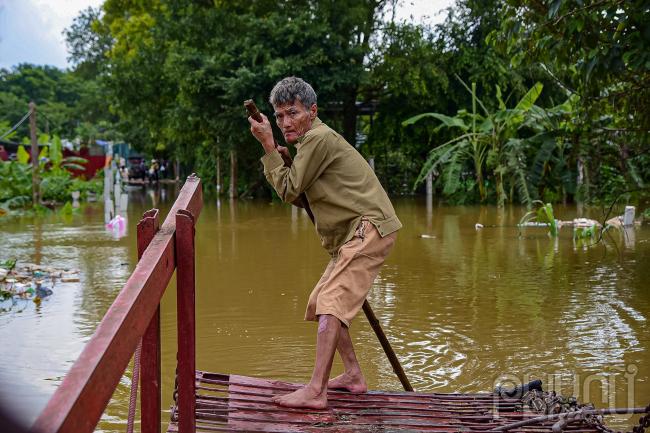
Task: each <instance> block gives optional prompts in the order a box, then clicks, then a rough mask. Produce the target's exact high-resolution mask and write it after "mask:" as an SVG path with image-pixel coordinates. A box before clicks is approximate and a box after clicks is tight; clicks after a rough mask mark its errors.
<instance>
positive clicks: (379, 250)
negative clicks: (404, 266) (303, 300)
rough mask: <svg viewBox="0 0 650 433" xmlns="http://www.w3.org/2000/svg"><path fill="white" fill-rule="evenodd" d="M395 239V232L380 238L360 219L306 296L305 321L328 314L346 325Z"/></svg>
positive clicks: (377, 232) (314, 319)
mask: <svg viewBox="0 0 650 433" xmlns="http://www.w3.org/2000/svg"><path fill="white" fill-rule="evenodd" d="M396 239H397V232H395V233H391V234H389V235H386V236H384V237H383V238H382V237H381V235H380V234H379V231H378V230H377V228H376V227H375V226H374V225H373V224H372V223H371V222H370V221H368V220H366V219H362V220H361V222H360V223H359V226H358V227H357V230H356V231H355V233H354V237H353V238H352V239H350V240H349V241H348V242H346V243H345V244H344V245H343V246H342V247H341V248H340V249H339V254H338V256H337V257H336V258H334V259H332V260H330V262H329V264H328V265H327V267H326V268H325V272H324V273H323V276H322V277H321V279H320V280H319V281H318V283H317V284H316V287H314V290H312V292H311V295H309V302H308V303H307V311H306V312H305V320H313V321H316V320H318V316H320V315H321V314H331V315H332V316H335V317H336V318H338V319H339V320H340V321H341V322H342V323H343V324H344V325H345V326H347V327H349V326H350V322H352V319H353V318H354V316H355V315H356V314H357V313H358V312H359V310H360V309H361V307H362V306H363V302H364V301H365V299H366V296H368V292H369V291H370V287H371V286H372V283H373V282H374V281H375V278H376V277H377V274H378V273H379V269H380V268H381V265H382V264H383V263H384V260H386V257H388V254H389V253H390V251H391V249H392V248H393V245H394V244H395V240H396Z"/></svg>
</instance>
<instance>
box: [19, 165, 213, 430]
mask: <svg viewBox="0 0 650 433" xmlns="http://www.w3.org/2000/svg"><path fill="white" fill-rule="evenodd" d="M202 205H203V197H202V193H201V182H200V180H199V179H198V178H197V177H195V176H190V177H189V178H188V179H187V181H186V182H185V185H183V188H182V189H181V192H180V194H179V196H178V198H177V199H176V201H175V202H174V206H173V207H172V210H171V211H170V213H169V214H168V215H167V218H166V219H165V223H164V224H163V226H162V228H161V229H160V231H158V233H156V236H155V237H154V238H153V240H152V241H151V243H150V244H149V246H148V247H147V249H146V250H145V252H144V254H143V256H142V259H141V260H140V261H139V262H138V264H137V266H136V268H135V270H134V271H133V273H132V274H131V276H130V277H129V279H128V281H127V282H126V284H125V285H124V287H123V288H122V290H121V291H120V293H119V294H118V295H117V298H116V299H115V301H114V302H113V304H112V305H111V307H110V308H109V310H108V312H107V313H106V315H105V316H104V318H103V319H102V321H101V322H100V324H99V325H98V326H97V329H96V330H95V333H94V334H93V336H92V337H91V339H90V341H89V342H88V344H86V346H85V347H84V349H83V351H82V352H81V355H80V356H79V358H78V359H77V361H76V362H75V363H74V365H73V366H72V368H71V369H70V372H69V373H68V374H67V375H66V377H65V378H64V379H63V382H62V383H61V385H60V386H59V387H58V388H57V390H56V391H55V392H54V395H53V396H52V398H51V399H50V400H49V401H48V403H47V405H46V407H45V409H44V410H43V412H41V414H40V415H39V417H38V418H37V420H36V422H35V423H34V425H33V426H32V429H31V430H32V431H33V432H39V433H52V432H75V433H90V432H92V431H93V430H94V428H95V426H96V425H97V422H98V421H99V418H100V417H101V414H102V413H103V411H104V409H105V408H106V405H107V404H108V401H109V400H110V398H111V396H112V394H113V391H114V390H115V388H116V387H117V385H118V383H119V380H120V377H122V374H123V373H124V370H125V369H126V367H127V365H128V363H129V360H130V358H131V356H132V355H133V352H134V351H135V348H136V346H137V344H138V341H139V340H140V338H142V336H143V335H144V333H145V329H146V328H147V326H148V325H149V323H150V322H151V319H152V317H153V316H154V313H155V312H156V310H157V308H158V304H159V303H160V299H161V298H162V295H163V293H164V291H165V289H166V288H167V284H168V283H169V280H170V278H171V277H172V274H173V272H174V268H175V265H176V261H175V251H174V250H175V239H174V234H175V230H176V213H177V212H178V210H180V209H186V210H189V211H190V212H192V214H193V215H195V216H196V217H197V218H198V215H199V214H200V212H201V208H202Z"/></svg>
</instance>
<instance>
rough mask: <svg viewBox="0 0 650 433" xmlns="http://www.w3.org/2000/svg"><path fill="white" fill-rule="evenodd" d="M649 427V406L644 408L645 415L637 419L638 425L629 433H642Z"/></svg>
mask: <svg viewBox="0 0 650 433" xmlns="http://www.w3.org/2000/svg"><path fill="white" fill-rule="evenodd" d="M648 427H650V404H648V406H647V407H646V408H645V415H643V416H642V417H641V418H639V425H638V426H636V427H634V428H633V429H632V432H631V433H644V432H645V429H647V428H648Z"/></svg>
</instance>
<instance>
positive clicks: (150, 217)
mask: <svg viewBox="0 0 650 433" xmlns="http://www.w3.org/2000/svg"><path fill="white" fill-rule="evenodd" d="M159 229H160V220H159V219H158V209H152V210H149V211H147V212H145V213H144V215H143V216H142V220H141V221H140V222H139V223H138V260H140V258H141V257H142V255H143V254H144V251H145V250H146V249H147V246H149V242H151V240H152V239H153V238H154V236H155V234H156V232H158V230H159ZM160 370H161V365H160V306H158V308H157V309H156V312H155V313H154V315H153V317H152V318H151V322H149V325H148V326H147V330H146V331H145V334H144V336H143V337H142V354H141V356H140V372H141V373H140V386H141V389H142V393H141V397H140V417H141V431H142V433H160V421H161V420H160V412H161V389H160Z"/></svg>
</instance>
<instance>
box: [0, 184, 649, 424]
mask: <svg viewBox="0 0 650 433" xmlns="http://www.w3.org/2000/svg"><path fill="white" fill-rule="evenodd" d="M176 193H177V190H176V191H174V190H173V189H166V188H164V187H161V188H153V189H148V190H144V189H139V190H132V191H129V192H128V194H129V200H130V205H129V208H128V212H127V215H126V217H127V221H128V225H127V229H128V233H130V236H133V233H135V230H134V229H135V225H136V224H137V222H138V220H139V218H140V215H141V214H142V212H144V211H145V210H146V209H149V208H151V207H159V208H161V211H162V215H166V213H167V211H168V209H169V207H170V206H171V204H172V202H173V198H174V197H175V194H176ZM396 209H397V212H398V214H399V216H400V218H401V220H402V221H403V223H404V226H405V227H404V229H403V230H402V231H401V232H400V233H399V236H398V241H397V244H396V247H395V249H394V251H393V252H392V254H391V256H390V257H389V259H388V261H387V263H386V265H385V267H384V268H383V269H382V271H381V273H380V275H379V277H378V278H377V280H376V282H375V284H374V286H373V289H372V292H371V295H370V302H371V304H372V305H373V309H374V310H375V313H376V314H377V316H378V317H379V318H380V320H381V322H382V325H383V327H384V329H385V331H386V333H387V334H388V336H389V338H390V340H391V342H392V344H393V347H394V348H395V350H396V351H397V353H398V356H399V357H400V358H401V360H402V362H403V365H404V369H405V371H406V372H407V374H408V376H409V377H410V379H411V382H412V383H413V385H414V386H415V388H416V389H417V390H420V391H440V392H455V391H461V392H463V391H464V392H476V391H487V390H490V389H492V388H493V387H494V384H495V382H496V381H498V380H499V378H500V377H503V375H506V374H509V375H513V376H516V377H518V378H521V377H524V376H526V375H531V376H536V377H541V378H542V379H544V380H545V381H546V382H547V383H549V386H552V387H557V388H558V389H564V390H565V391H568V392H573V386H574V382H580V383H578V385H577V387H576V389H577V390H578V391H577V392H578V393H579V394H580V393H582V394H583V395H584V394H585V391H584V389H585V388H584V387H585V386H587V388H589V389H591V388H590V387H598V386H599V385H598V384H597V382H598V381H597V380H595V379H593V378H594V377H595V376H589V375H593V374H603V373H604V374H606V377H607V378H608V380H609V382H607V383H608V384H611V386H610V385H607V386H609V388H607V394H608V398H609V394H610V393H611V392H614V393H615V394H616V396H615V400H616V401H620V402H621V403H622V404H625V405H628V404H627V403H628V401H629V400H630V399H631V400H634V401H635V402H636V403H635V404H630V405H637V406H638V405H644V404H647V403H648V402H647V401H644V400H647V396H648V395H650V381H649V380H648V379H649V378H650V362H648V361H649V360H650V356H649V355H650V331H649V329H648V328H649V327H648V326H647V319H648V316H649V315H650V293H649V292H648V290H647V280H648V277H650V254H649V252H650V243H649V242H648V239H650V233H649V231H648V229H647V228H645V227H641V228H638V227H637V228H635V229H633V230H634V232H633V234H634V246H633V247H632V246H628V247H627V248H626V247H625V245H627V244H625V243H624V240H623V238H621V239H620V245H622V246H623V248H622V249H621V253H620V254H619V253H617V252H613V250H612V249H611V248H610V249H609V250H608V249H606V248H605V246H604V245H598V246H596V247H595V248H588V249H582V248H578V249H575V250H574V247H573V239H572V235H571V233H569V232H561V234H560V237H559V238H558V239H557V240H552V239H550V238H548V236H546V234H545V232H544V231H542V230H537V229H527V230H526V232H525V233H523V236H522V237H520V236H519V233H518V230H517V228H516V227H515V225H516V223H517V222H518V220H519V218H520V217H521V215H523V213H524V210H523V209H520V208H517V207H510V208H506V209H503V210H497V209H495V208H492V207H488V206H481V207H449V206H441V205H440V204H439V203H436V202H434V201H433V200H429V201H427V200H426V199H424V198H423V199H422V200H410V199H409V200H397V201H396ZM557 212H558V215H559V216H561V217H562V218H564V219H568V218H572V217H573V216H575V215H574V214H575V213H576V210H575V209H571V208H558V209H557ZM477 222H480V223H481V224H483V225H484V226H485V228H484V229H482V230H479V231H477V230H476V229H475V224H476V223H477ZM422 234H429V235H431V237H428V238H422V237H420V235H422ZM0 242H2V245H3V246H4V247H5V252H4V254H5V255H4V256H3V257H7V258H9V257H16V258H18V259H19V260H21V261H30V262H37V263H38V262H40V263H52V264H56V266H58V267H62V266H69V267H72V268H78V269H79V270H80V271H81V276H82V280H81V282H80V283H79V284H68V285H62V286H59V287H57V288H56V290H55V294H54V295H53V296H51V297H50V298H49V299H48V300H47V301H44V302H43V303H42V305H41V307H40V310H38V309H37V308H36V306H34V305H30V306H27V307H26V308H25V310H24V311H23V312H22V313H20V314H6V315H2V316H0V341H2V342H3V346H4V347H8V348H11V350H3V351H2V352H1V353H0V358H1V359H2V361H3V362H2V364H1V365H3V367H2V368H0V380H2V389H12V390H14V391H12V392H15V398H16V401H18V402H20V406H21V409H20V411H21V413H22V414H23V416H24V417H25V418H26V419H28V420H32V419H33V418H34V417H35V416H36V414H37V413H38V412H39V411H40V410H41V409H42V407H43V405H44V404H45V402H46V401H47V398H48V397H49V396H50V395H51V393H52V392H53V390H54V388H55V387H56V385H58V384H59V383H60V381H61V378H62V377H63V376H64V375H65V373H66V371H67V370H68V369H69V367H70V365H71V363H72V362H73V361H74V360H75V359H76V357H77V356H78V354H79V352H80V350H81V348H82V347H83V343H84V342H85V341H87V339H88V338H89V337H90V335H91V334H92V332H93V331H94V329H95V327H96V325H97V323H98V321H99V320H100V319H101V317H102V316H103V314H104V313H105V312H106V310H107V309H108V307H109V306H110V303H111V302H112V300H113V299H114V298H115V296H116V294H117V292H118V291H119V289H120V288H121V286H122V284H123V283H124V281H125V280H126V278H127V277H128V275H129V273H130V272H131V271H132V270H133V268H134V266H135V260H136V244H135V239H133V238H132V237H126V238H123V239H116V238H114V237H113V236H111V234H110V233H108V232H106V230H105V228H104V224H103V210H102V209H97V208H93V207H83V208H82V211H81V213H80V214H79V215H75V216H74V217H73V219H72V220H71V221H68V222H66V221H63V220H60V219H58V218H57V217H55V216H53V217H51V218H49V219H44V220H39V221H37V222H23V221H14V222H11V223H9V224H6V223H5V225H2V226H0ZM327 261H328V257H327V255H326V253H325V252H324V251H323V250H322V248H321V247H320V242H319V240H318V237H317V236H316V234H315V232H314V228H313V226H312V224H311V222H310V221H309V218H308V217H307V216H306V214H305V213H304V212H303V211H302V210H295V211H294V210H292V209H291V208H289V207H286V206H284V205H282V204H279V203H273V204H269V203H267V202H251V201H245V202H241V201H239V202H238V201H231V200H216V199H210V198H209V197H206V203H205V207H204V210H203V213H202V215H201V218H200V219H199V222H198V226H197V276H196V277H197V286H198V291H197V303H196V305H197V367H198V368H200V369H206V370H212V371H220V372H234V373H239V374H247V375H254V376H266V377H273V378H277V379H284V380H291V381H296V382H299V381H305V380H307V379H308V377H309V375H310V373H311V368H312V365H313V356H314V354H313V350H314V338H315V328H314V324H313V323H305V322H303V321H302V317H303V314H304V308H305V304H306V301H307V297H308V295H309V292H310V290H311V289H312V287H313V285H314V284H315V283H316V282H317V280H318V278H319V277H320V274H321V272H322V270H323V269H324V267H325V265H326V264H327ZM175 302H176V300H175V293H174V287H173V285H172V286H171V287H170V290H168V292H167V293H166V295H165V297H164V299H163V304H162V308H161V319H162V335H163V349H162V362H163V369H164V371H163V407H167V406H168V405H169V403H170V398H171V387H172V385H173V370H174V367H175V356H176V341H175V338H176V337H175V333H176V330H175V320H176V305H175ZM351 332H352V336H353V339H354V342H355V346H356V348H357V352H358V355H359V359H360V362H361V364H362V367H363V368H364V371H365V373H366V375H367V379H368V382H369V384H370V386H371V387H372V388H382V389H400V384H399V381H398V380H397V379H396V378H395V377H394V374H393V372H392V369H391V367H390V364H389V363H388V362H387V360H386V359H385V355H384V354H383V351H382V349H381V347H380V346H379V344H378V343H377V341H376V337H375V336H374V334H373V332H372V330H371V329H370V327H369V326H368V324H367V323H366V322H365V318H364V317H363V315H360V316H358V317H357V318H356V319H355V321H354V322H353V324H352V328H351ZM4 366H11V368H7V367H4ZM632 367H634V368H637V370H635V373H634V375H633V379H630V380H627V379H626V378H627V377H628V376H630V375H631V373H630V371H631V370H630V368H632ZM341 369H342V366H341V363H340V362H339V361H338V360H337V362H336V364H335V367H334V370H335V373H336V372H338V371H340V370H341ZM626 375H627V376H626ZM575 377H579V379H578V380H575V379H571V381H572V382H571V381H569V382H571V385H570V386H569V387H568V389H567V383H568V382H567V380H564V382H563V381H562V380H559V379H558V380H556V379H557V378H565V379H566V378H575ZM587 377H591V379H589V380H590V381H592V382H593V383H591V382H589V383H587V379H586V378H587ZM611 378H616V380H613V379H611ZM592 379H593V380H592ZM630 384H632V385H630ZM129 386H130V374H129V373H127V374H126V375H125V376H124V378H123V379H122V381H121V384H120V387H119V388H118V390H117V391H116V393H115V396H114V398H113V400H112V403H111V406H110V407H109V409H108V410H107V413H106V415H105V417H104V418H103V420H102V423H101V425H100V430H104V431H122V430H123V427H124V423H125V420H126V407H127V401H128V387H129ZM601 388H602V387H601ZM612 390H613V391H612ZM599 391H600V388H599ZM628 393H631V394H632V396H633V397H629V396H628ZM592 394H593V395H596V394H594V393H592Z"/></svg>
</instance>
